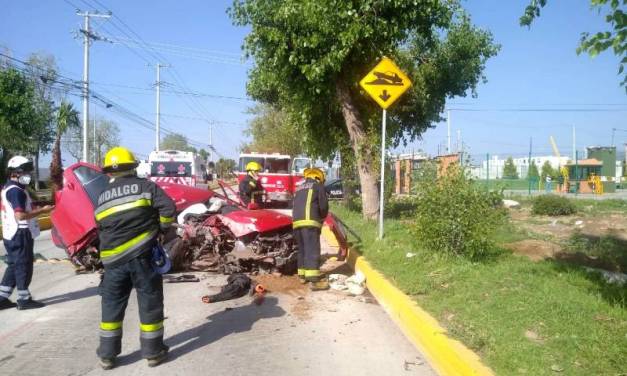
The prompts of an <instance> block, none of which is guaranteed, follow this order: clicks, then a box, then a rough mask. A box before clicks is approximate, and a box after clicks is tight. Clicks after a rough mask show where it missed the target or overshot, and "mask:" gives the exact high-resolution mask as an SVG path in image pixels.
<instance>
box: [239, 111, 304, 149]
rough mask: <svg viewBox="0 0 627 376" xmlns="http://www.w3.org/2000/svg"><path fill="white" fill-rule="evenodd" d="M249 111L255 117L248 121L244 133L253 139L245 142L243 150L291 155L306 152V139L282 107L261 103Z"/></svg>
mask: <svg viewBox="0 0 627 376" xmlns="http://www.w3.org/2000/svg"><path fill="white" fill-rule="evenodd" d="M248 113H249V114H252V115H253V116H254V117H253V118H252V120H251V121H250V122H249V123H248V127H247V128H246V130H244V134H245V135H246V136H249V137H252V141H251V142H250V143H248V144H244V145H243V146H242V150H245V151H256V152H260V153H282V154H288V155H291V156H295V155H300V154H303V153H304V148H303V143H304V142H305V139H304V138H303V137H302V135H301V133H300V132H299V130H298V128H297V127H296V126H295V125H294V123H292V122H290V120H289V118H288V117H287V116H286V114H285V112H284V111H282V110H281V109H280V108H278V107H275V106H272V105H268V104H259V105H257V106H255V107H253V108H251V109H249V110H248Z"/></svg>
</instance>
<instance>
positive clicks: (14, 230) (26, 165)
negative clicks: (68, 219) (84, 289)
mask: <svg viewBox="0 0 627 376" xmlns="http://www.w3.org/2000/svg"><path fill="white" fill-rule="evenodd" d="M32 170H33V163H32V162H31V161H29V160H28V159H27V158H25V157H22V156H20V155H17V156H15V157H13V158H11V159H9V163H8V165H7V173H8V175H9V180H8V181H7V183H6V185H5V186H4V188H3V189H2V202H1V205H2V209H1V211H2V237H3V238H4V239H3V240H4V249H6V252H7V258H6V263H7V269H6V271H5V272H4V277H3V278H2V283H0V309H5V308H12V307H16V306H17V309H20V310H21V309H33V308H41V307H43V306H45V304H44V303H42V302H38V301H36V300H33V299H32V297H31V295H30V291H29V290H28V286H29V285H30V282H31V279H32V278H33V258H34V256H33V247H34V241H33V239H34V238H36V237H37V236H38V235H39V225H38V224H37V216H38V215H40V214H43V213H49V212H50V211H51V210H52V209H53V208H54V207H53V206H50V205H47V206H44V207H42V208H40V209H33V208H32V206H31V203H32V201H31V198H30V195H29V194H28V192H27V191H26V187H27V186H28V185H29V184H30V181H31V175H30V173H31V171H32ZM15 287H17V304H16V303H13V302H11V301H10V300H9V297H11V294H12V293H13V289H14V288H15Z"/></svg>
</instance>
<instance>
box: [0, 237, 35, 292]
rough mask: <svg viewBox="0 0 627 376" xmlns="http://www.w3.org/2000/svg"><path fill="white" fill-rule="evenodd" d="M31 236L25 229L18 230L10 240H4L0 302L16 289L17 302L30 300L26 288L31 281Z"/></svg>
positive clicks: (32, 244)
mask: <svg viewBox="0 0 627 376" xmlns="http://www.w3.org/2000/svg"><path fill="white" fill-rule="evenodd" d="M33 246H34V241H33V236H32V235H31V233H30V230H29V229H27V228H21V229H18V230H17V232H16V233H15V235H14V236H13V238H11V240H7V239H4V249H6V251H7V258H6V263H7V269H6V270H5V272H4V277H2V283H0V300H1V299H8V298H9V297H10V296H11V294H12V293H13V289H14V288H15V287H17V300H28V299H30V298H31V296H30V292H29V291H28V286H29V285H30V282H31V280H32V279H33V258H34V256H33Z"/></svg>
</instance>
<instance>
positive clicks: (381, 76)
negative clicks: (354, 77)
mask: <svg viewBox="0 0 627 376" xmlns="http://www.w3.org/2000/svg"><path fill="white" fill-rule="evenodd" d="M359 85H360V86H361V87H362V88H363V89H364V90H365V91H366V92H367V93H368V94H369V95H370V96H371V97H372V99H374V100H375V101H376V102H377V103H378V104H379V106H381V108H383V109H387V108H388V107H390V106H391V105H392V103H394V102H396V100H397V99H398V98H399V97H400V96H401V95H403V93H404V92H405V91H406V90H407V89H409V87H410V86H411V81H410V80H409V78H408V77H407V76H406V75H405V73H403V71H401V69H400V68H399V67H398V66H396V64H394V62H393V61H392V60H390V59H389V58H387V57H383V59H381V61H380V62H379V64H377V66H376V67H374V69H372V70H371V71H370V72H369V73H368V74H367V75H366V76H365V77H364V78H362V80H361V81H360V82H359Z"/></svg>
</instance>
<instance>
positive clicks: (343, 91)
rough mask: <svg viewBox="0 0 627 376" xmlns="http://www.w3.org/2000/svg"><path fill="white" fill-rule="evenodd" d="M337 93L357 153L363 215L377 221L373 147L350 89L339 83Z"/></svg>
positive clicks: (377, 209) (377, 200)
mask: <svg viewBox="0 0 627 376" xmlns="http://www.w3.org/2000/svg"><path fill="white" fill-rule="evenodd" d="M336 92H337V95H338V98H339V101H340V106H341V109H342V116H343V117H344V122H345V123H346V129H347V130H348V135H349V137H350V143H351V147H352V148H353V151H354V152H355V165H356V167H357V171H358V173H359V182H360V184H361V201H362V215H363V217H364V218H366V219H372V220H375V219H377V216H378V214H379V189H378V186H377V176H376V170H375V169H374V168H373V167H374V164H375V163H376V157H375V156H374V153H373V150H372V148H371V145H369V144H368V141H367V140H366V133H365V132H364V126H363V123H362V121H361V114H360V113H359V110H358V109H357V107H356V106H355V104H354V103H353V98H352V97H351V93H350V90H349V88H348V87H347V86H346V85H345V84H343V83H339V82H338V83H337V85H336Z"/></svg>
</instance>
